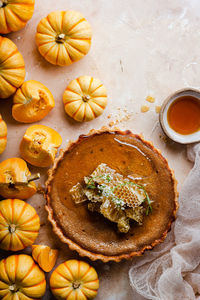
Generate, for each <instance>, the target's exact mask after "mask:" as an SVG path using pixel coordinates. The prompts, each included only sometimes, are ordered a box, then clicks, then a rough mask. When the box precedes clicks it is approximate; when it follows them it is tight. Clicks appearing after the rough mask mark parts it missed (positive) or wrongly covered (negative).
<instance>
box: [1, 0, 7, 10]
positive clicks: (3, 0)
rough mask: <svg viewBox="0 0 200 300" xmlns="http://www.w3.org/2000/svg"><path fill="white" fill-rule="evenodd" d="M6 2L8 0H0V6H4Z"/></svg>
mask: <svg viewBox="0 0 200 300" xmlns="http://www.w3.org/2000/svg"><path fill="white" fill-rule="evenodd" d="M7 4H8V0H0V8H1V7H5V6H6V5H7Z"/></svg>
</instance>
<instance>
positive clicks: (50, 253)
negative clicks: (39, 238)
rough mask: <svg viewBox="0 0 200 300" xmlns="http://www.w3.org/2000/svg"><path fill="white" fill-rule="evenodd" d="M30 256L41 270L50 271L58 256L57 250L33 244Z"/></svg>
mask: <svg viewBox="0 0 200 300" xmlns="http://www.w3.org/2000/svg"><path fill="white" fill-rule="evenodd" d="M32 256H33V259H34V260H35V261H36V262H37V263H38V265H39V266H40V268H41V269H42V270H43V271H45V272H50V271H51V270H52V269H53V267H54V265H55V263H56V260H57V258H58V250H56V249H51V248H50V247H48V246H45V245H33V246H32Z"/></svg>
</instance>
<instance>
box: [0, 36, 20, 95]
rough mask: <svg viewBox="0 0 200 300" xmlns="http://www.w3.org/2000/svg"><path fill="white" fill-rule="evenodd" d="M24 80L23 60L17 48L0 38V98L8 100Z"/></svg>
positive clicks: (5, 39)
mask: <svg viewBox="0 0 200 300" xmlns="http://www.w3.org/2000/svg"><path fill="white" fill-rule="evenodd" d="M24 78H25V65H24V59H23V57H22V55H21V53H20V52H19V51H18V49H17V46H16V45H15V44H14V43H13V42H12V41H11V40H9V39H7V38H6V37H2V36H0V98H8V97H10V96H11V95H12V94H14V93H15V92H16V90H17V88H18V87H20V85H21V84H22V83H23V82H24Z"/></svg>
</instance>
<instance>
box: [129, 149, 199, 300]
mask: <svg viewBox="0 0 200 300" xmlns="http://www.w3.org/2000/svg"><path fill="white" fill-rule="evenodd" d="M187 155H188V159H189V160H191V161H193V162H194V167H193V169H192V170H191V171H190V173H189V175H188V177H187V178H186V180H185V182H184V184H183V187H182V189H181V192H180V195H179V210H178V213H177V219H176V221H175V223H174V224H173V226H172V230H171V231H170V233H169V234H168V236H167V239H166V240H165V242H164V243H162V244H160V245H158V246H157V247H155V248H154V249H153V250H152V251H149V252H146V253H145V254H144V256H143V257H140V258H137V259H136V260H135V261H134V262H133V264H132V266H131V268H130V271H129V278H130V283H131V286H132V287H133V290H134V291H137V293H138V294H140V295H142V296H143V297H144V298H147V299H154V300H194V299H195V300H196V299H198V300H200V144H196V145H192V146H188V150H187ZM134 299H135V300H137V298H135V297H134ZM140 299H141V298H140Z"/></svg>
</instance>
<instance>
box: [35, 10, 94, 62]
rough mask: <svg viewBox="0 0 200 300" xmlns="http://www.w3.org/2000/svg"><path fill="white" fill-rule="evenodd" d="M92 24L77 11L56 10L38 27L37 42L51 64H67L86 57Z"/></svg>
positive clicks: (42, 53)
mask: <svg viewBox="0 0 200 300" xmlns="http://www.w3.org/2000/svg"><path fill="white" fill-rule="evenodd" d="M91 38H92V31H91V27H90V24H89V23H88V22H87V21H86V19H85V18H84V17H83V16H82V14H81V13H79V12H77V11H72V10H68V11H55V12H52V13H50V14H49V15H48V16H47V17H46V18H43V19H42V20H41V21H40V23H39V24H38V27H37V34H36V44H37V46H38V50H39V52H40V54H41V55H42V56H43V57H44V58H45V59H46V60H47V61H48V62H50V63H51V64H54V65H59V66H67V65H70V64H72V63H73V62H75V61H78V60H79V59H81V58H82V57H84V56H85V55H86V54H87V53H88V51H89V49H90V45H91Z"/></svg>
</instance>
